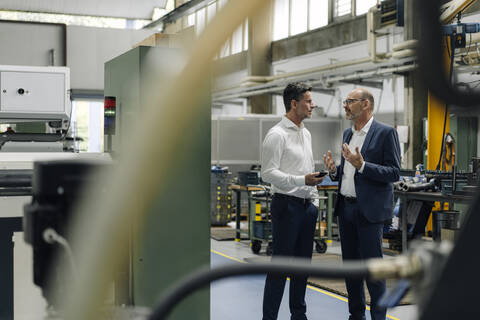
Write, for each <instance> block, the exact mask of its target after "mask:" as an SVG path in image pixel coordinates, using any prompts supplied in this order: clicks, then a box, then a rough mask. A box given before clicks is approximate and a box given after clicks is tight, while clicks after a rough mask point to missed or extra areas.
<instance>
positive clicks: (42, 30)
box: [0, 21, 153, 90]
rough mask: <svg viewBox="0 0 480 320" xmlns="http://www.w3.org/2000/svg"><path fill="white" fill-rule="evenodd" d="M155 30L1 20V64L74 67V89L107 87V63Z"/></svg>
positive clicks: (71, 83) (71, 71) (72, 81)
mask: <svg viewBox="0 0 480 320" xmlns="http://www.w3.org/2000/svg"><path fill="white" fill-rule="evenodd" d="M152 32H153V31H145V30H131V29H108V28H91V27H79V26H65V25H62V24H46V23H27V22H10V21H0V43H1V47H0V64H2V65H22V66H48V65H50V61H51V58H50V50H51V49H54V50H55V63H54V65H56V66H65V65H66V66H67V67H69V68H70V86H71V88H72V89H87V90H103V81H104V80H103V70H104V63H105V62H106V61H108V60H111V59H112V58H114V57H116V56H119V55H120V54H122V53H124V52H126V51H128V50H130V49H131V48H132V46H133V45H135V44H136V43H138V42H140V41H142V40H143V39H145V38H146V37H148V36H149V35H151V34H152Z"/></svg>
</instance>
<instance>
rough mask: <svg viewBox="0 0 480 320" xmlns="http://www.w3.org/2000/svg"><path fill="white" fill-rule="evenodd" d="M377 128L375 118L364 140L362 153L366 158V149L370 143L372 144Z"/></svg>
mask: <svg viewBox="0 0 480 320" xmlns="http://www.w3.org/2000/svg"><path fill="white" fill-rule="evenodd" d="M375 129H377V122H376V121H375V119H374V120H373V121H372V125H371V126H370V129H369V130H368V133H367V136H366V137H365V141H364V142H363V146H362V150H360V153H361V154H362V156H363V157H364V158H365V150H367V148H368V145H369V144H370V141H372V137H373V135H374V133H375Z"/></svg>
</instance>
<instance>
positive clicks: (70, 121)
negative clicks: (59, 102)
mask: <svg viewBox="0 0 480 320" xmlns="http://www.w3.org/2000/svg"><path fill="white" fill-rule="evenodd" d="M72 112H73V101H72V100H70V117H69V118H68V126H67V129H66V130H65V132H64V133H63V134H62V135H61V137H60V138H58V140H57V141H62V140H65V138H66V137H67V134H68V130H70V124H71V123H72Z"/></svg>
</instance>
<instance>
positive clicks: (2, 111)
mask: <svg viewBox="0 0 480 320" xmlns="http://www.w3.org/2000/svg"><path fill="white" fill-rule="evenodd" d="M70 104H71V102H70V70H69V69H68V68H66V67H25V66H1V65H0V122H5V121H16V120H17V121H20V120H21V121H25V120H27V121H28V120H44V121H46V120H48V121H50V120H51V121H59V120H60V121H62V122H68V119H69V118H70V112H71V105H70Z"/></svg>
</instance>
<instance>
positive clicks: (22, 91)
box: [17, 88, 25, 94]
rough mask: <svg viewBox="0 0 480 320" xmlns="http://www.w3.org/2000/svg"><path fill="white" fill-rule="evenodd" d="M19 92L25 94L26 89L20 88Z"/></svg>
mask: <svg viewBox="0 0 480 320" xmlns="http://www.w3.org/2000/svg"><path fill="white" fill-rule="evenodd" d="M17 92H18V94H24V93H25V89H23V88H20V89H18V90H17Z"/></svg>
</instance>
